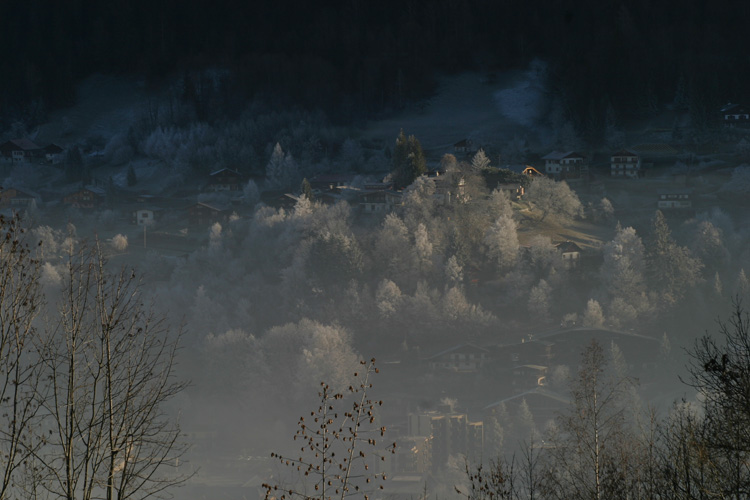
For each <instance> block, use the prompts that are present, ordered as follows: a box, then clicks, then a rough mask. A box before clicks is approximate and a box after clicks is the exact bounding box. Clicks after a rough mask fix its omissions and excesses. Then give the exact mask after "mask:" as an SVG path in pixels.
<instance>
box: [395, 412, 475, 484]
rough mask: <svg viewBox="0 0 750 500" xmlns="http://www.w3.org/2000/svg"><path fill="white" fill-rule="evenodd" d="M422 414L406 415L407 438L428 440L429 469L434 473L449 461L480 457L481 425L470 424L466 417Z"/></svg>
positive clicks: (447, 414) (435, 413)
mask: <svg viewBox="0 0 750 500" xmlns="http://www.w3.org/2000/svg"><path fill="white" fill-rule="evenodd" d="M446 410H447V411H435V410H432V411H422V412H415V413H410V414H409V415H408V433H409V435H410V436H424V437H427V438H428V439H429V440H430V465H431V469H432V471H433V472H436V471H438V470H440V469H442V468H443V467H445V465H446V463H447V462H448V457H450V456H452V455H459V454H460V455H463V456H466V457H470V458H471V457H479V456H481V452H482V444H483V441H484V439H483V437H484V425H483V424H482V422H472V421H471V420H469V417H468V415H467V414H466V413H462V412H457V411H451V410H450V409H446Z"/></svg>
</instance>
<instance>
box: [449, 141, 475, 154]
mask: <svg viewBox="0 0 750 500" xmlns="http://www.w3.org/2000/svg"><path fill="white" fill-rule="evenodd" d="M453 151H454V152H456V153H464V154H465V153H472V152H474V151H476V149H475V148H474V142H473V141H472V140H471V139H461V140H460V141H458V142H457V143H455V144H454V145H453Z"/></svg>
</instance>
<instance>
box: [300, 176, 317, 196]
mask: <svg viewBox="0 0 750 500" xmlns="http://www.w3.org/2000/svg"><path fill="white" fill-rule="evenodd" d="M300 192H301V193H302V196H304V197H305V198H307V199H308V200H310V201H313V199H314V198H315V195H314V194H313V190H312V186H311V185H310V181H308V180H307V177H305V178H304V179H302V185H301V186H300Z"/></svg>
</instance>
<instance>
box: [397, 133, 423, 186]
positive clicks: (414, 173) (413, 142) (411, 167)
mask: <svg viewBox="0 0 750 500" xmlns="http://www.w3.org/2000/svg"><path fill="white" fill-rule="evenodd" d="M426 172H427V163H426V160H425V157H424V151H422V145H421V144H420V143H419V140H417V138H416V137H414V136H413V135H410V136H409V137H406V135H405V134H404V131H403V130H401V132H400V133H399V135H398V137H397V138H396V147H395V148H394V150H393V182H394V184H395V187H396V188H397V189H403V188H405V187H407V186H409V185H410V184H411V183H412V182H414V179H416V178H417V177H419V176H420V175H423V174H425V173H426Z"/></svg>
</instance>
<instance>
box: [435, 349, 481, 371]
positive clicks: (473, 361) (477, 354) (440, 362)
mask: <svg viewBox="0 0 750 500" xmlns="http://www.w3.org/2000/svg"><path fill="white" fill-rule="evenodd" d="M488 359H489V351H488V350H487V349H485V348H483V347H479V346H476V345H474V344H459V345H456V346H453V347H450V348H448V349H445V350H443V351H440V352H438V353H437V354H433V355H432V356H430V357H429V358H427V360H426V361H427V363H428V364H429V366H430V368H432V369H442V370H451V371H456V372H474V371H477V370H479V369H480V368H482V366H484V364H485V363H486V362H487V360H488Z"/></svg>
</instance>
